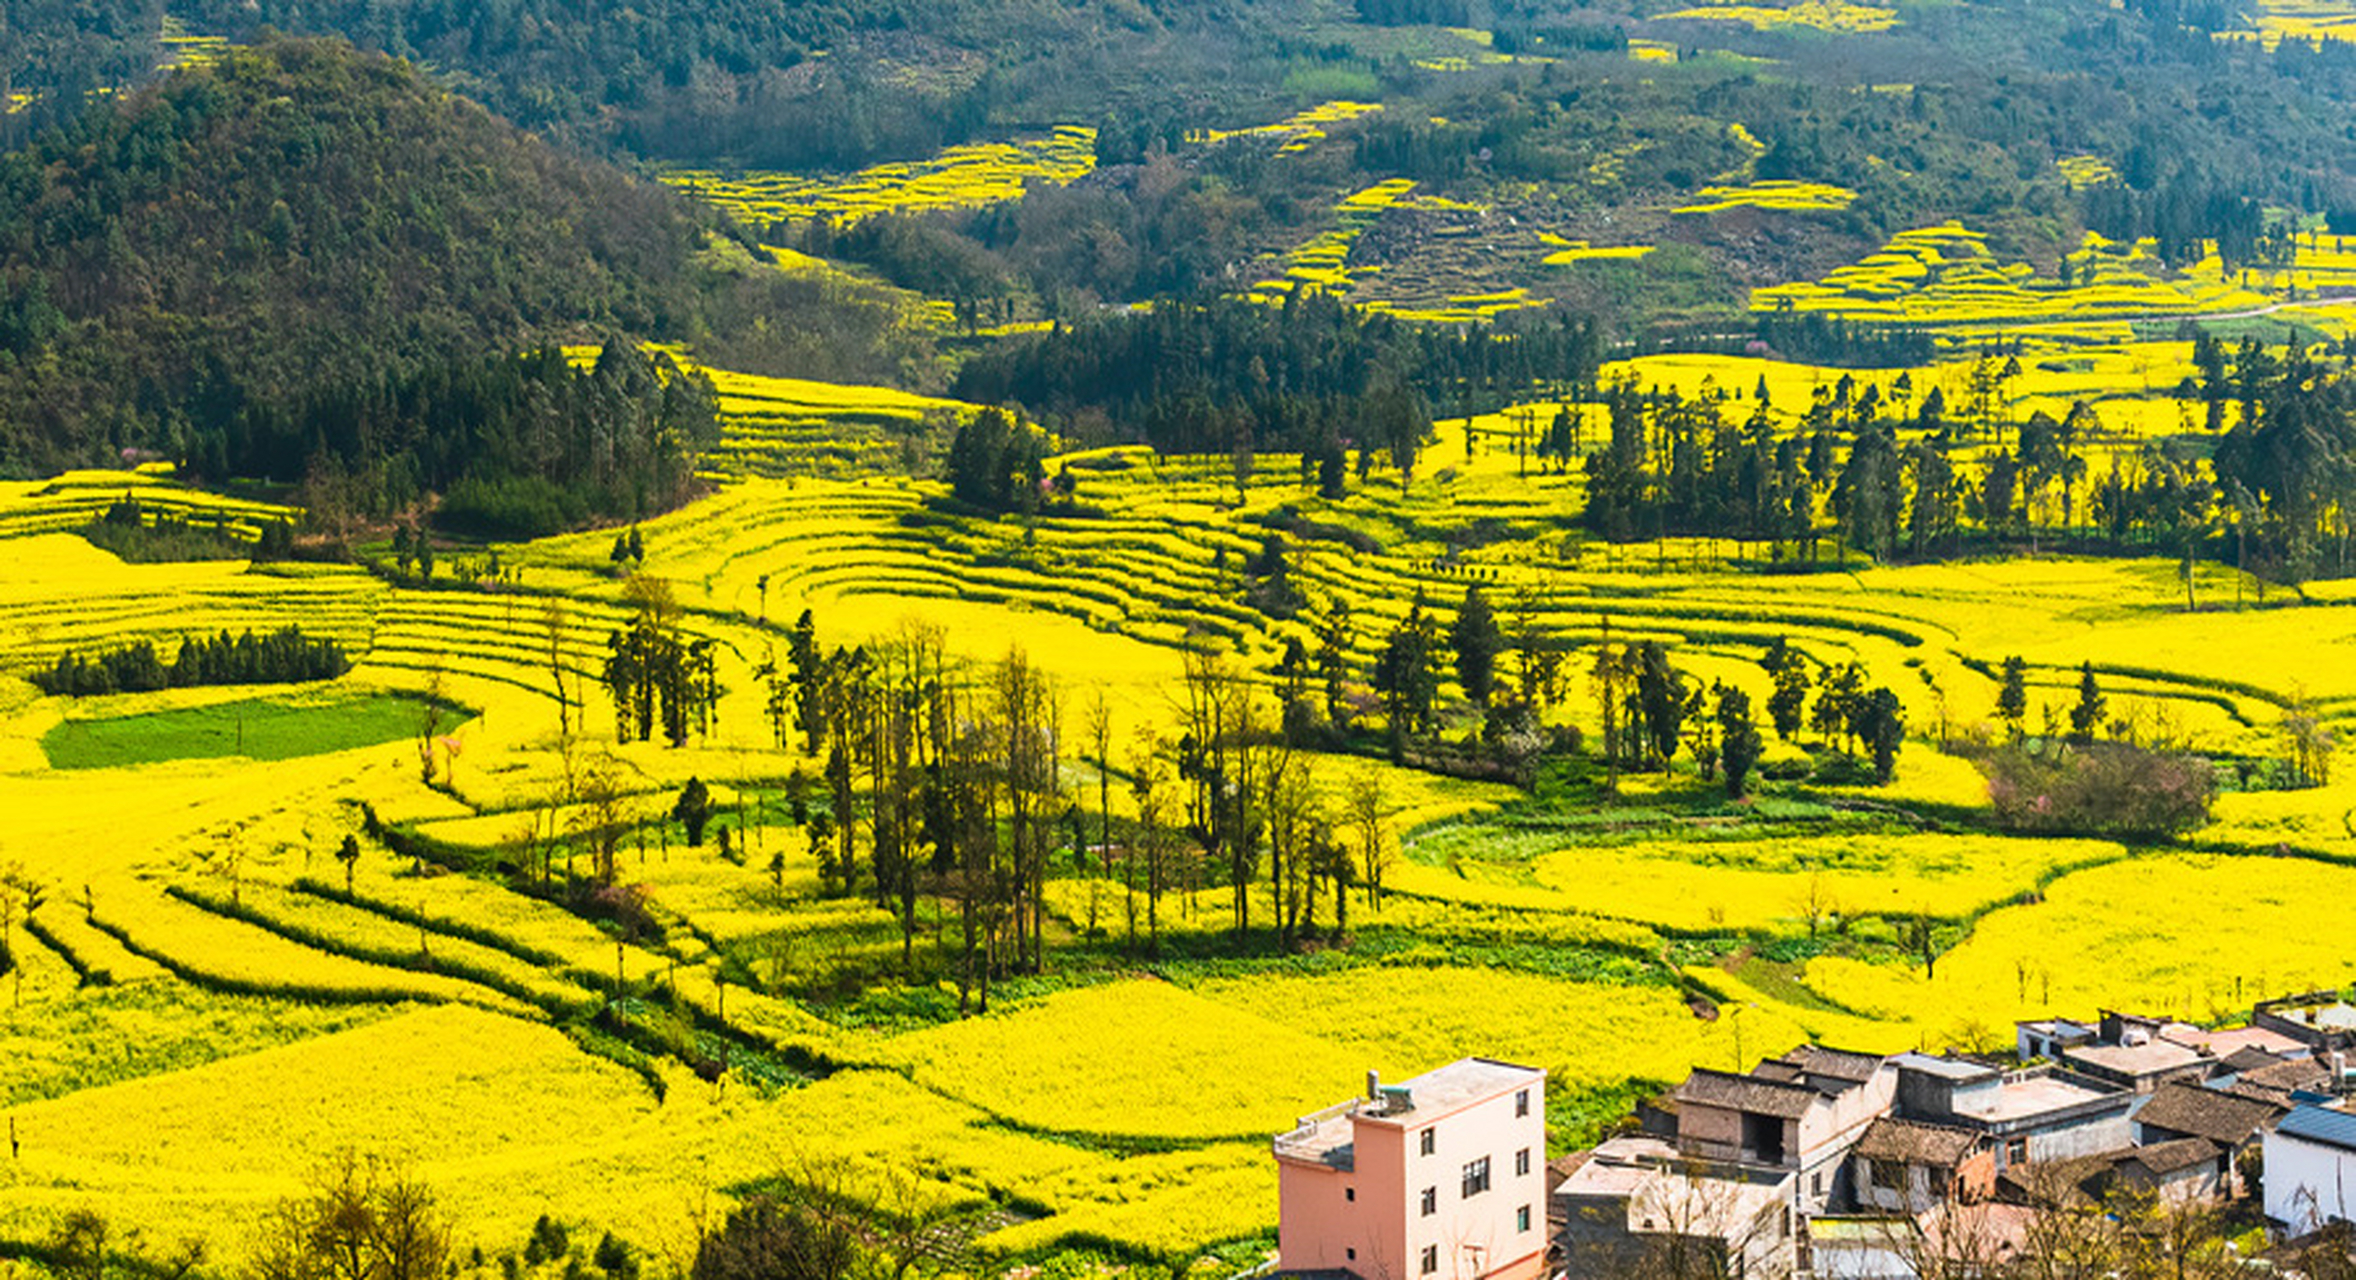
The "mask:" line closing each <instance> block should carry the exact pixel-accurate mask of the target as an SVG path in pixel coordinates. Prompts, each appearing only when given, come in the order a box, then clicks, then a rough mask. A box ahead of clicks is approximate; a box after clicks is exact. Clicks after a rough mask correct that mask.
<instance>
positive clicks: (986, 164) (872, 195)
mask: <svg viewBox="0 0 2356 1280" xmlns="http://www.w3.org/2000/svg"><path fill="white" fill-rule="evenodd" d="M1095 147H1096V131H1095V130H1094V129H1090V128H1086V127H1083V126H1079V125H1065V126H1061V127H1059V128H1057V129H1055V130H1054V131H1052V132H1050V133H1047V134H1044V135H1041V136H1038V137H1030V138H1019V139H1016V140H1014V141H1010V142H998V143H986V144H980V145H974V146H961V147H951V148H949V149H948V150H946V151H943V152H942V153H941V154H940V155H938V156H935V157H933V158H932V159H930V160H926V161H921V162H912V163H894V164H882V165H877V166H875V167H873V168H869V169H862V170H860V171H859V172H858V173H855V174H851V175H848V176H846V177H841V178H813V177H806V176H803V175H799V174H789V173H767V172H728V173H723V172H719V171H716V170H707V169H672V170H668V171H665V172H664V173H663V175H662V179H663V181H665V182H667V183H670V184H671V185H672V186H674V187H678V188H680V189H681V190H684V191H686V192H688V193H689V194H691V195H693V196H695V197H696V198H698V199H700V200H705V201H708V202H710V203H711V204H713V205H716V206H718V207H720V208H722V209H726V210H727V211H728V212H729V213H730V214H732V215H733V216H735V217H736V219H737V220H738V221H740V222H743V223H745V224H747V225H750V226H761V225H765V224H767V223H772V222H789V221H801V220H812V219H815V220H820V221H825V222H831V223H835V224H837V225H849V224H851V223H854V222H857V221H859V220H860V219H861V218H867V217H872V216H874V215H876V214H879V213H921V212H925V211H927V210H933V209H956V208H974V207H979V206H983V205H990V204H997V203H999V202H1001V201H1006V200H1019V199H1021V198H1022V194H1023V188H1024V187H1025V186H1026V185H1028V184H1030V183H1032V182H1046V183H1054V184H1056V185H1058V186H1061V185H1063V184H1066V183H1069V182H1071V181H1073V180H1074V179H1076V178H1079V177H1082V176H1084V175H1085V174H1087V172H1088V171H1089V170H1090V169H1093V168H1094V167H1095V166H1096V151H1095Z"/></svg>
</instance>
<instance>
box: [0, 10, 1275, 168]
mask: <svg viewBox="0 0 2356 1280" xmlns="http://www.w3.org/2000/svg"><path fill="white" fill-rule="evenodd" d="M11 8H12V9H15V8H18V6H11ZM1303 9H1304V6H1301V5H1299V4H1297V3H1293V2H1292V0H1254V2H1250V3H1239V4H1232V5H1222V6H1217V7H1216V8H1204V7H1200V6H1195V5H1188V4H1177V3H1168V2H1167V0H1164V2H1161V3H1152V4H1143V5H1140V4H1126V3H1120V2H1118V0H1091V2H1089V3H1081V4H1062V3H1053V2H1051V0H931V2H928V3H924V4H908V3H902V2H900V0H835V2H831V3H827V4H796V3H789V4H775V3H771V4H764V3H755V2H754V0H653V2H652V3H645V4H637V5H631V6H624V7H615V6H605V5H598V6H582V5H578V4H573V3H568V2H566V0H500V2H499V3H495V4H480V3H475V2H474V0H403V2H401V3H393V4H385V3H378V2H376V0H180V2H179V3H174V4H171V5H168V6H167V5H166V4H165V3H163V0H75V2H74V3H63V2H60V0H34V3H33V4H32V5H31V7H30V8H29V9H28V10H27V11H25V12H24V13H23V15H22V17H21V18H20V19H18V20H15V21H11V20H10V19H9V18H8V17H7V16H6V15H0V66H17V67H24V68H26V71H25V72H21V73H20V77H21V78H22V82H21V83H20V84H19V85H18V86H17V87H19V88H22V89H27V90H37V91H41V92H43V93H45V94H46V95H49V96H50V97H51V98H52V99H53V100H57V99H64V98H67V97H70V96H74V95H76V93H77V91H81V90H87V89H88V88H90V87H94V86H100V85H113V84H122V83H126V82H129V81H131V80H133V79H135V78H136V77H137V75H138V74H139V73H141V72H142V71H143V70H144V69H145V68H146V67H151V66H153V65H154V63H155V60H156V58H157V54H158V51H157V47H156V41H155V38H154V33H155V32H156V31H157V29H158V26H159V24H160V22H161V20H162V18H163V16H164V14H165V13H166V12H167V10H168V11H169V12H170V13H171V14H172V15H173V16H175V17H177V18H180V19H182V20H183V21H185V22H186V23H187V24H188V25H189V26H190V27H191V28H193V29H195V30H199V31H204V32H208V33H212V34H218V35H222V36H227V37H229V38H230V39H232V40H235V41H240V42H244V41H251V40H253V39H255V38H257V37H258V36H259V35H260V34H262V33H263V32H266V31H283V32H290V33H293V34H297V35H304V36H340V37H342V38H344V39H347V40H350V41H352V42H354V43H356V44H358V45H360V46H362V47H364V48H368V49H372V50H377V51H381V52H385V53H389V54H392V55H394V56H396V57H400V58H405V59H409V60H413V61H418V62H423V63H428V64H430V65H432V66H435V67H437V68H440V69H442V70H443V72H445V73H446V74H447V75H448V76H449V77H450V80H451V83H452V87H454V88H456V89H458V90H459V91H461V92H463V93H465V94H467V95H468V96H470V97H473V98H475V99H477V100H478V101H481V102H483V103H484V104H485V105H487V106H489V107H490V108H491V109H492V110H494V111H497V112H498V113H499V114H501V115H503V116H505V117H507V118H508V119H511V120H513V121H515V122H517V123H518V124H520V125H522V126H524V127H526V128H530V129H533V130H536V131H545V132H548V133H550V134H551V135H553V136H558V137H562V138H565V139H567V140H570V141H572V142H575V143H578V144H580V145H582V146H585V147H589V148H592V149H604V148H611V147H619V148H622V149H624V150H627V151H629V152H632V153H634V154H637V155H643V156H650V157H663V158H669V159H695V160H705V159H711V158H715V157H723V156H724V157H730V158H733V159H735V160H736V161H738V162H741V163H744V164H747V165H753V166H759V167H770V166H777V167H814V166H815V167H823V166H855V165H859V164H864V163H867V162H869V161H872V160H877V159H886V158H894V157H905V156H909V155H919V154H923V153H926V152H930V151H934V150H938V149H939V148H941V147H943V146H946V145H949V144H952V143H958V142H965V141H969V140H971V139H973V138H975V137H976V136H979V135H980V134H981V133H983V132H984V131H985V130H987V129H990V128H992V127H995V126H997V125H999V124H1002V123H1003V121H1004V119H1006V118H1009V117H1011V118H1017V119H1020V118H1037V117H1038V116H1039V115H1040V114H1041V113H1042V112H1043V111H1045V112H1075V111H1078V112H1094V111H1100V110H1103V109H1105V108H1106V107H1108V106H1117V105H1118V104H1120V103H1122V102H1124V101H1129V100H1133V99H1134V100H1139V101H1142V102H1145V103H1149V104H1152V105H1153V107H1154V108H1155V109H1157V110H1167V109H1169V107H1170V105H1171V103H1172V102H1173V101H1177V100H1180V99H1192V100H1194V101H1196V102H1197V103H1198V104H1211V103H1214V102H1217V101H1219V98H1218V95H1217V94H1216V93H1215V92H1214V91H1213V89H1212V86H1214V85H1217V84H1219V83H1220V82H1222V81H1223V82H1224V83H1225V85H1226V87H1227V89H1228V90H1229V101H1228V106H1229V108H1230V109H1233V108H1234V107H1235V106H1238V105H1241V104H1237V103H1234V102H1233V101H1232V95H1233V91H1234V90H1235V89H1237V88H1239V87H1242V86H1246V85H1251V86H1255V87H1256V88H1257V91H1258V93H1257V95H1256V96H1260V97H1262V98H1264V99H1266V100H1274V98H1275V97H1276V94H1277V87H1278V84H1279V82H1280V80H1281V79H1282V77H1283V76H1284V74H1285V72H1286V70H1287V69H1288V66H1289V64H1290V58H1289V56H1288V46H1290V45H1292V44H1295V43H1297V37H1293V36H1291V34H1290V33H1291V32H1293V31H1297V30H1298V18H1299V16H1300V15H1301V13H1302V12H1303ZM1280 18H1281V19H1283V21H1279V20H1278V19H1280ZM1149 64H1150V65H1154V66H1156V67H1157V68H1162V69H1169V68H1175V67H1184V68H1187V69H1188V70H1187V74H1185V75H1182V76H1180V77H1177V78H1176V79H1175V81H1173V80H1172V79H1171V78H1170V77H1167V76H1163V75H1156V76H1146V75H1144V74H1142V73H1141V71H1140V68H1141V67H1142V66H1145V65H1149ZM46 110H47V111H48V112H49V113H52V114H57V113H62V111H63V108H62V107H55V106H53V107H49V108H47V109H46Z"/></svg>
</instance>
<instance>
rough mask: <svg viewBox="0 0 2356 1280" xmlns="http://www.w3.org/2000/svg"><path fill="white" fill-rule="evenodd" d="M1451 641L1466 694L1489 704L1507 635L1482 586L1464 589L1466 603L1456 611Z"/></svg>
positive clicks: (1459, 676)
mask: <svg viewBox="0 0 2356 1280" xmlns="http://www.w3.org/2000/svg"><path fill="white" fill-rule="evenodd" d="M1449 640H1450V642H1451V643H1452V644H1453V645H1454V646H1455V648H1456V680H1457V683H1459V684H1461V685H1463V686H1464V694H1465V696H1466V697H1468V698H1471V699H1472V700H1473V701H1474V702H1476V703H1479V704H1480V705H1481V706H1483V707H1486V706H1488V705H1489V697H1490V694H1491V693H1492V692H1493V691H1494V689H1495V686H1496V679H1497V655H1498V654H1500V653H1502V652H1504V651H1505V636H1504V634H1503V633H1502V632H1501V631H1499V630H1498V627H1497V616H1496V614H1495V613H1493V612H1492V611H1491V610H1490V608H1489V598H1488V597H1487V596H1485V595H1483V594H1481V589H1480V587H1478V586H1473V587H1467V588H1466V589H1465V592H1464V605H1463V607H1462V608H1460V609H1458V610H1457V611H1456V625H1455V627H1454V628H1452V629H1451V630H1450V631H1449Z"/></svg>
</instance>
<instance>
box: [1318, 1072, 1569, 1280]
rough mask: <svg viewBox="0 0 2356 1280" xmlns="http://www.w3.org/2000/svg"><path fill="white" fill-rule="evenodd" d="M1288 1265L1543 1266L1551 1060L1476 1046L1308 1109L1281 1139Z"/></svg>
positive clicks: (1391, 1276) (1488, 1271) (1460, 1274)
mask: <svg viewBox="0 0 2356 1280" xmlns="http://www.w3.org/2000/svg"><path fill="white" fill-rule="evenodd" d="M1275 1151H1276V1169H1277V1188H1278V1222H1277V1265H1278V1266H1279V1267H1280V1268H1281V1269H1282V1270H1284V1271H1286V1272H1289V1273H1320V1272H1321V1273H1326V1274H1336V1273H1343V1272H1346V1273H1348V1274H1350V1275H1353V1276H1356V1277H1359V1280H1536V1278H1537V1277H1539V1276H1540V1275H1542V1274H1543V1272H1544V1270H1545V1265H1546V1245H1547V1239H1546V1073H1545V1072H1544V1071H1541V1070H1539V1069H1538V1068H1536V1067H1518V1066H1514V1065H1513V1064H1511V1063H1506V1062H1492V1061H1489V1060H1488V1059H1486V1058H1466V1059H1464V1060H1463V1061H1461V1062H1454V1063H1450V1064H1449V1065H1447V1066H1445V1067H1441V1068H1439V1069H1438V1070H1436V1071H1428V1072H1425V1073H1424V1074H1422V1075H1420V1076H1417V1077H1415V1078H1414V1079H1412V1080H1408V1081H1405V1082H1403V1083H1400V1084H1395V1085H1386V1084H1383V1083H1382V1082H1381V1081H1380V1080H1379V1079H1378V1078H1377V1077H1376V1076H1375V1074H1374V1073H1373V1072H1371V1071H1370V1072H1368V1073H1367V1074H1366V1096H1365V1097H1362V1098H1353V1099H1351V1100H1350V1101H1348V1102H1345V1103H1341V1104H1339V1105H1338V1106H1332V1107H1327V1108H1326V1109H1325V1110H1323V1111H1320V1112H1317V1113H1316V1114H1314V1115H1308V1116H1303V1117H1301V1121H1300V1124H1299V1126H1298V1127H1297V1128H1295V1129H1294V1130H1293V1131H1292V1132H1290V1133H1286V1134H1282V1135H1279V1136H1278V1137H1277V1139H1276V1142H1275Z"/></svg>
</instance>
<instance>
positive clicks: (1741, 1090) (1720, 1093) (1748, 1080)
mask: <svg viewBox="0 0 2356 1280" xmlns="http://www.w3.org/2000/svg"><path fill="white" fill-rule="evenodd" d="M1676 1096H1677V1101H1678V1102H1679V1103H1681V1104H1691V1105H1696V1106H1705V1107H1726V1108H1730V1109H1732V1110H1735V1111H1750V1112H1756V1113H1757V1114H1759V1115H1766V1116H1779V1117H1781V1118H1783V1119H1785V1120H1797V1119H1799V1118H1800V1117H1801V1116H1804V1115H1806V1114H1808V1108H1809V1106H1810V1105H1812V1104H1813V1103H1815V1101H1816V1099H1817V1096H1818V1095H1817V1093H1816V1091H1815V1090H1814V1089H1811V1088H1809V1087H1807V1086H1806V1085H1799V1084H1785V1083H1783V1082H1781V1081H1777V1080H1764V1079H1761V1078H1759V1077H1757V1076H1738V1075H1735V1074H1733V1073H1731V1072H1726V1071H1710V1070H1706V1069H1703V1068H1700V1067H1696V1068H1695V1069H1694V1072H1693V1074H1692V1075H1690V1076H1687V1077H1686V1078H1685V1083H1684V1084H1681V1085H1679V1086H1677V1095H1676Z"/></svg>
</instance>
